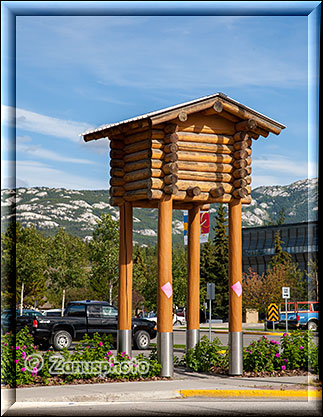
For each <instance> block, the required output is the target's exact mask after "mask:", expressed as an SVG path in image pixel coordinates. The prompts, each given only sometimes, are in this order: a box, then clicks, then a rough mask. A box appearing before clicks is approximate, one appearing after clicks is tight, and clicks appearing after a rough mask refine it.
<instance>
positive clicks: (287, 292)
mask: <svg viewBox="0 0 323 417" xmlns="http://www.w3.org/2000/svg"><path fill="white" fill-rule="evenodd" d="M282 297H283V298H290V288H289V287H282Z"/></svg>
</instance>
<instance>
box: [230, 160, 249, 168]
mask: <svg viewBox="0 0 323 417" xmlns="http://www.w3.org/2000/svg"><path fill="white" fill-rule="evenodd" d="M232 165H233V166H234V168H246V166H247V165H248V161H247V159H236V160H235V161H234V162H233V164H232Z"/></svg>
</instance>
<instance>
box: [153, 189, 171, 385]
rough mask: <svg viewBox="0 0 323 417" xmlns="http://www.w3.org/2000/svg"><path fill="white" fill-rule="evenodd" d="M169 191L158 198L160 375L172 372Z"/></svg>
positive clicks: (167, 374) (158, 354)
mask: <svg viewBox="0 0 323 417" xmlns="http://www.w3.org/2000/svg"><path fill="white" fill-rule="evenodd" d="M172 211H173V199H172V196H171V195H163V196H162V197H161V198H160V200H159V202H158V290H157V332H158V333H157V356H158V361H159V363H160V364H161V366H162V369H161V376H166V377H172V376H173V295H172V294H173V283H172Z"/></svg>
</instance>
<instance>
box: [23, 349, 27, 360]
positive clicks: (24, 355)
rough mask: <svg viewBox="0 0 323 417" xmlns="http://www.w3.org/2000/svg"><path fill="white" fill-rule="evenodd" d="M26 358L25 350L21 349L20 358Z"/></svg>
mask: <svg viewBox="0 0 323 417" xmlns="http://www.w3.org/2000/svg"><path fill="white" fill-rule="evenodd" d="M26 358H27V355H26V352H25V351H24V350H23V351H22V359H26Z"/></svg>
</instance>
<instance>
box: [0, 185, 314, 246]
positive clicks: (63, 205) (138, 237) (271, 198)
mask: <svg viewBox="0 0 323 417" xmlns="http://www.w3.org/2000/svg"><path fill="white" fill-rule="evenodd" d="M251 197H252V202H251V204H249V205H243V208H242V226H243V227H251V226H262V225H265V224H276V223H277V221H278V219H279V218H280V216H281V213H282V210H283V212H284V216H285V221H284V222H285V223H298V222H306V221H311V220H317V213H318V179H317V178H313V179H304V180H299V181H297V182H294V183H292V184H290V185H284V186H283V185H274V186H261V187H258V188H255V189H254V190H253V191H252V193H251ZM216 207H217V204H211V206H210V210H209V212H210V238H211V239H212V238H213V236H214V230H213V227H214V225H215V213H216ZM103 213H110V214H111V216H112V217H113V219H115V220H118V218H119V209H118V207H113V206H111V205H110V204H109V192H108V191H107V190H68V189H64V188H48V187H31V188H17V189H16V190H12V189H3V190H2V191H1V224H2V230H5V229H6V226H7V224H8V221H9V220H10V218H12V216H16V220H17V221H19V222H20V223H21V225H22V226H24V227H26V226H29V225H34V226H35V227H36V228H37V229H38V230H40V231H42V232H43V233H44V234H45V235H47V236H49V235H53V234H55V233H56V231H57V230H58V229H59V228H60V227H63V228H65V230H66V231H67V232H69V233H71V234H73V235H76V236H79V237H81V238H82V239H91V237H92V232H93V230H94V228H95V226H96V224H97V221H98V220H99V219H100V215H101V214H103ZM133 215H134V217H133V227H134V230H133V240H134V242H135V243H138V244H139V245H154V244H156V243H157V220H158V210H157V209H139V208H134V213H133ZM183 230H184V223H183V211H182V210H174V211H173V242H174V244H175V245H176V244H183Z"/></svg>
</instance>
